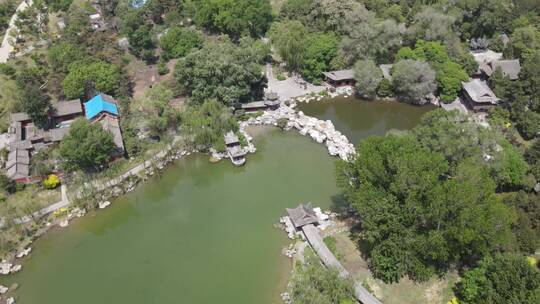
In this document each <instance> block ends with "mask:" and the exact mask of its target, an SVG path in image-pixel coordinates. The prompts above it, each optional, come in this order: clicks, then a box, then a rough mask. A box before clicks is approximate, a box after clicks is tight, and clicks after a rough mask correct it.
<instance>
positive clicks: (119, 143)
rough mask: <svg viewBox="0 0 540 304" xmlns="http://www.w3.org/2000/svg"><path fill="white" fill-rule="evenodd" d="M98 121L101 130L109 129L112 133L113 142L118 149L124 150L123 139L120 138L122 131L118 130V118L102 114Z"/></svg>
mask: <svg viewBox="0 0 540 304" xmlns="http://www.w3.org/2000/svg"><path fill="white" fill-rule="evenodd" d="M99 123H100V124H101V126H102V127H103V130H106V131H109V132H111V133H112V135H113V139H114V144H115V145H116V147H117V148H118V150H121V151H124V140H123V138H122V131H121V130H120V124H119V123H118V119H116V118H114V117H110V116H104V117H103V118H102V119H100V120H99Z"/></svg>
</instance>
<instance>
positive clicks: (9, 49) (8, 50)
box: [0, 0, 32, 63]
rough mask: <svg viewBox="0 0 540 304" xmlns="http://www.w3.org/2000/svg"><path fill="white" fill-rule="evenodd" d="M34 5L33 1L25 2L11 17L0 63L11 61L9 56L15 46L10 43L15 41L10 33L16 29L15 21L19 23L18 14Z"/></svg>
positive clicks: (25, 0) (0, 52) (3, 40)
mask: <svg viewBox="0 0 540 304" xmlns="http://www.w3.org/2000/svg"><path fill="white" fill-rule="evenodd" d="M31 5H32V0H24V1H22V2H21V4H19V6H18V7H17V10H16V11H15V14H13V16H11V19H10V20H9V26H8V28H7V30H6V34H5V35H4V38H3V39H2V45H1V46H0V63H5V62H7V60H8V59H9V55H10V54H11V52H12V51H13V46H12V45H11V44H10V41H11V40H13V38H11V37H10V36H9V32H11V30H13V29H16V26H15V21H17V13H19V12H22V11H24V10H25V9H27V8H28V7H29V6H31Z"/></svg>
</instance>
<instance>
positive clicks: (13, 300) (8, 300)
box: [6, 297, 15, 304]
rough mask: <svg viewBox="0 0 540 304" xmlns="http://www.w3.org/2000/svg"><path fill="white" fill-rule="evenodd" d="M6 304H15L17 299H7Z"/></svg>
mask: <svg viewBox="0 0 540 304" xmlns="http://www.w3.org/2000/svg"><path fill="white" fill-rule="evenodd" d="M6 304H15V299H14V298H13V297H11V298H9V299H7V300H6Z"/></svg>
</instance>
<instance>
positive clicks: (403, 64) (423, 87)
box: [392, 59, 436, 104]
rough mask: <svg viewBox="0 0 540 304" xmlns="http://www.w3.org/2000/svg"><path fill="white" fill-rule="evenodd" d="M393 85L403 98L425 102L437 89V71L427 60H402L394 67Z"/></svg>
mask: <svg viewBox="0 0 540 304" xmlns="http://www.w3.org/2000/svg"><path fill="white" fill-rule="evenodd" d="M392 86H393V87H394V91H395V93H396V95H397V96H398V98H400V99H401V100H403V101H405V102H408V103H412V104H425V103H426V102H427V99H426V97H427V96H428V95H430V94H433V92H435V89H436V84H435V72H434V71H433V70H432V69H431V68H430V67H429V65H428V64H427V63H425V62H421V61H415V60H408V59H407V60H401V61H399V62H398V63H396V64H395V65H394V67H393V72H392Z"/></svg>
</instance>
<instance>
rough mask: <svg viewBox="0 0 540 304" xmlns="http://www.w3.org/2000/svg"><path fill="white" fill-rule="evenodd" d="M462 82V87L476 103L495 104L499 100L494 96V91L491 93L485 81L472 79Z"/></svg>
mask: <svg viewBox="0 0 540 304" xmlns="http://www.w3.org/2000/svg"><path fill="white" fill-rule="evenodd" d="M462 84H463V89H464V90H465V91H466V92H467V94H468V95H469V96H470V97H471V99H472V100H473V101H474V102H476V103H491V104H497V103H498V102H499V98H497V96H495V93H493V91H492V90H491V89H490V88H489V86H488V85H487V83H486V82H485V81H482V80H480V79H473V80H471V81H469V82H463V83H462Z"/></svg>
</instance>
